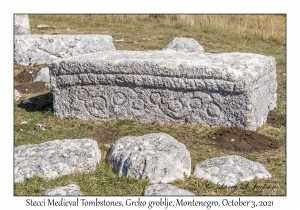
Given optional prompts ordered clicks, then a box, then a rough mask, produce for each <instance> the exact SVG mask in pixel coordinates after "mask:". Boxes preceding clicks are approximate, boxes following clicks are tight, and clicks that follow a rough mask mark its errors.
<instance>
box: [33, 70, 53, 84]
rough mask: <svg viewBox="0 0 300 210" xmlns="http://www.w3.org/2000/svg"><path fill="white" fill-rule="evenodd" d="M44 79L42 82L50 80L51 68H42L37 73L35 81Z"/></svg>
mask: <svg viewBox="0 0 300 210" xmlns="http://www.w3.org/2000/svg"><path fill="white" fill-rule="evenodd" d="M37 81H42V82H47V83H49V82H50V75H49V68H48V67H45V68H41V69H40V70H39V71H38V73H37V74H36V76H35V78H34V79H33V82H37Z"/></svg>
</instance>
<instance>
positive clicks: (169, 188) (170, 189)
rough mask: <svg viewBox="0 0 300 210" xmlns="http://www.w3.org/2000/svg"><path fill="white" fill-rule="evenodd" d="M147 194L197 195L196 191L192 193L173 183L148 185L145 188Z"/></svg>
mask: <svg viewBox="0 0 300 210" xmlns="http://www.w3.org/2000/svg"><path fill="white" fill-rule="evenodd" d="M143 195H145V196H154V195H156V196H169V195H174V196H182V195H195V194H194V193H191V192H189V191H187V190H183V189H180V188H178V187H175V186H173V185H171V184H154V185H151V186H148V187H146V188H145V190H144V194H143Z"/></svg>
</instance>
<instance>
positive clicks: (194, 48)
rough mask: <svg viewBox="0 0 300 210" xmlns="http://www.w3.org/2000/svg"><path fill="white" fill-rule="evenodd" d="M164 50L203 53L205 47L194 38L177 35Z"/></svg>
mask: <svg viewBox="0 0 300 210" xmlns="http://www.w3.org/2000/svg"><path fill="white" fill-rule="evenodd" d="M162 50H176V51H183V52H186V53H202V52H204V49H203V47H202V46H201V45H200V44H199V43H198V42H197V41H196V40H194V39H191V38H184V37H181V38H179V37H175V38H174V39H173V40H172V41H171V42H170V43H169V44H168V45H167V46H166V47H164V48H163V49H162Z"/></svg>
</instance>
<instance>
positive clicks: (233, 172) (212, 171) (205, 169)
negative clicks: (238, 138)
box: [194, 155, 272, 187]
mask: <svg viewBox="0 0 300 210" xmlns="http://www.w3.org/2000/svg"><path fill="white" fill-rule="evenodd" d="M194 176H195V177H197V178H201V179H206V180H208V181H211V182H213V183H214V184H217V185H222V186H223V185H224V186H227V187H231V186H235V185H236V184H238V182H248V181H251V180H253V179H254V178H255V177H257V178H259V179H262V178H271V177H272V175H271V174H270V172H269V171H267V170H266V169H265V167H264V166H263V165H262V164H260V163H258V162H254V161H251V160H248V159H246V158H244V157H241V156H235V155H231V156H224V157H217V158H213V159H211V160H205V161H203V162H201V163H198V164H197V165H196V168H195V171H194Z"/></svg>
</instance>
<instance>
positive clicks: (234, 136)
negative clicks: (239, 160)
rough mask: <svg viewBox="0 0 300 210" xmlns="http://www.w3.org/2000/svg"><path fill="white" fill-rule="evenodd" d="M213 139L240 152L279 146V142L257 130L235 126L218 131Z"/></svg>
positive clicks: (218, 143)
mask: <svg viewBox="0 0 300 210" xmlns="http://www.w3.org/2000/svg"><path fill="white" fill-rule="evenodd" d="M213 141H214V142H216V143H217V145H218V146H220V147H225V148H228V149H233V150H235V151H240V152H250V151H252V150H266V149H276V148H278V145H277V142H276V141H275V140H274V139H272V138H270V137H267V136H264V135H262V134H259V133H257V132H256V131H249V130H243V129H240V128H234V127H231V128H226V129H224V130H221V131H219V132H217V133H216V134H215V135H214V136H213Z"/></svg>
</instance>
